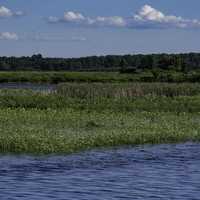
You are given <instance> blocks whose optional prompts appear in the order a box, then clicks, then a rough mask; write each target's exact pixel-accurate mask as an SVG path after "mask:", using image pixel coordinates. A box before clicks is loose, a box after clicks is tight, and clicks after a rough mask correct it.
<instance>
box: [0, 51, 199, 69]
mask: <svg viewBox="0 0 200 200" xmlns="http://www.w3.org/2000/svg"><path fill="white" fill-rule="evenodd" d="M157 69H160V70H174V71H180V72H189V71H194V70H199V69H200V53H185V54H148V55H143V54H138V55H123V56H118V55H107V56H90V57H82V58H44V57H43V56H42V55H41V54H37V55H33V56H31V57H25V56H23V57H5V56H4V57H0V71H120V72H122V73H134V72H137V71H139V72H140V71H144V70H157Z"/></svg>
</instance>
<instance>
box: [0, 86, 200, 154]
mask: <svg viewBox="0 0 200 200" xmlns="http://www.w3.org/2000/svg"><path fill="white" fill-rule="evenodd" d="M199 124H200V85H199V84H166V83H162V84H161V83H154V84H145V83H140V84H139V83H137V84H136V83H132V84H130V83H124V84H122V83H120V84H119V83H115V84H111V83H110V84H108V83H106V84H105V83H104V84H100V83H99V84H97V83H95V84H91V83H90V84H88V83H86V84H83V83H81V84H78V83H74V84H72V83H71V84H69V83H67V84H62V85H59V86H58V90H57V91H54V92H34V91H29V90H0V152H2V153H39V154H40V153H72V152H77V151H82V150H88V149H92V148H99V147H112V146H121V145H138V144H158V143H174V142H185V141H200V126H199Z"/></svg>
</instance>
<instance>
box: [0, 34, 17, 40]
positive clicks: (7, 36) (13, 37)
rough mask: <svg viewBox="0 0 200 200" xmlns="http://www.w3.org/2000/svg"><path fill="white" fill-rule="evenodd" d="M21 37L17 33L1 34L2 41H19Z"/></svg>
mask: <svg viewBox="0 0 200 200" xmlns="http://www.w3.org/2000/svg"><path fill="white" fill-rule="evenodd" d="M18 39H19V37H18V35H17V34H16V33H10V32H2V33H0V40H18Z"/></svg>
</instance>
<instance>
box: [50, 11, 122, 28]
mask: <svg viewBox="0 0 200 200" xmlns="http://www.w3.org/2000/svg"><path fill="white" fill-rule="evenodd" d="M48 21H49V22H51V23H57V22H65V23H69V24H79V25H84V26H113V27H122V26H125V25H126V21H125V20H124V18H123V17H120V16H111V17H102V16H98V17H95V18H91V17H86V16H84V15H83V14H82V13H78V12H73V11H69V12H65V13H64V16H63V17H62V18H58V17H53V16H51V17H49V18H48Z"/></svg>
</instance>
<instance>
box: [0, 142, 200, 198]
mask: <svg viewBox="0 0 200 200" xmlns="http://www.w3.org/2000/svg"><path fill="white" fill-rule="evenodd" d="M0 199H2V200H7V199H9V200H15V199H17V200H18V199H19V200H25V199H26V200H27V199H30V200H32V199H33V200H34V199H37V200H40V199H42V200H49V199H50V200H51V199H56V200H65V199H67V200H68V199H69V200H108V199H109V200H112V199H115V200H116V199H120V200H121V199H130V200H133V199H134V200H135V199H142V200H143V199H148V200H155V199H165V200H166V199H167V200H168V199H173V200H174V199H180V200H184V199H187V200H199V199H200V144H194V143H186V144H179V145H159V146H145V147H136V148H119V149H112V150H97V151H90V152H85V153H80V154H74V155H68V156H41V157H31V156H9V155H4V156H3V155H2V156H0Z"/></svg>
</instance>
